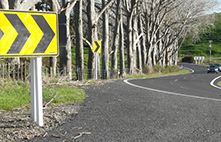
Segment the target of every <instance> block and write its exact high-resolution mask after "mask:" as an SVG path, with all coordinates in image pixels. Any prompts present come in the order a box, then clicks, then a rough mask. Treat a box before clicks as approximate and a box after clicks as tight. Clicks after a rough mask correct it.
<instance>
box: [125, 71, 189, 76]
mask: <svg viewBox="0 0 221 142" xmlns="http://www.w3.org/2000/svg"><path fill="white" fill-rule="evenodd" d="M188 72H190V71H189V70H179V71H175V72H165V73H161V72H156V71H155V72H154V73H152V74H134V75H132V76H130V75H126V76H125V78H150V77H159V76H165V75H177V74H184V73H188Z"/></svg>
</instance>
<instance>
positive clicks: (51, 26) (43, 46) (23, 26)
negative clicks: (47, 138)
mask: <svg viewBox="0 0 221 142" xmlns="http://www.w3.org/2000/svg"><path fill="white" fill-rule="evenodd" d="M57 19H58V18H57V14H56V13H53V12H36V11H13V10H0V57H7V58H10V57H31V66H30V68H31V117H32V120H33V121H35V122H36V123H37V125H38V126H40V127H42V126H43V103H42V102H43V97H42V56H49V57H51V56H57V55H58V32H57V31H58V20H57ZM2 21H3V22H2Z"/></svg>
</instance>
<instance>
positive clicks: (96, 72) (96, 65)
mask: <svg viewBox="0 0 221 142" xmlns="http://www.w3.org/2000/svg"><path fill="white" fill-rule="evenodd" d="M98 54H99V53H95V79H96V80H97V74H98Z"/></svg>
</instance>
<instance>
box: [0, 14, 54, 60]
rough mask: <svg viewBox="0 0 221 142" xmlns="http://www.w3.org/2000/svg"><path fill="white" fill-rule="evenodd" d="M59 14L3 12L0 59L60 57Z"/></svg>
mask: <svg viewBox="0 0 221 142" xmlns="http://www.w3.org/2000/svg"><path fill="white" fill-rule="evenodd" d="M57 54H58V20H57V14H56V13H51V12H50V13H49V12H35V11H12V10H0V56H1V57H10V56H56V55H57Z"/></svg>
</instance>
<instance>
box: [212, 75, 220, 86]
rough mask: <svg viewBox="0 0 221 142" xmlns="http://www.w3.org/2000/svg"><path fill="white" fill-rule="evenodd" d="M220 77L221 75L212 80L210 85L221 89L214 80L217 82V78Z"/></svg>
mask: <svg viewBox="0 0 221 142" xmlns="http://www.w3.org/2000/svg"><path fill="white" fill-rule="evenodd" d="M220 77H221V76H218V77H216V78H214V79H213V80H212V81H211V82H210V85H211V86H213V87H215V88H217V89H221V87H219V86H216V85H214V82H215V81H216V80H217V79H219V78H220Z"/></svg>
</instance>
